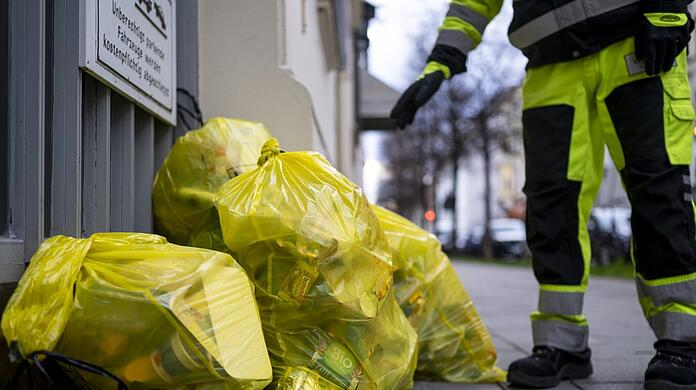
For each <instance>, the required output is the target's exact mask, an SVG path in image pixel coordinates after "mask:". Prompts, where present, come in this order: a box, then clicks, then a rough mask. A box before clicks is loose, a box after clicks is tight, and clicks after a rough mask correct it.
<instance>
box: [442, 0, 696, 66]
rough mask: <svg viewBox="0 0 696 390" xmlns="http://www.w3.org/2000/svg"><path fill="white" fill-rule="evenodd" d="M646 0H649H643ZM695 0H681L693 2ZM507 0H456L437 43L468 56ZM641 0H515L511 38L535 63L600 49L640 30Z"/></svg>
mask: <svg viewBox="0 0 696 390" xmlns="http://www.w3.org/2000/svg"><path fill="white" fill-rule="evenodd" d="M643 1H646V0H643ZM690 1H691V0H675V3H678V2H681V3H689V2H690ZM502 3H503V0H452V2H451V4H450V8H449V12H448V13H447V17H446V18H445V22H444V24H443V25H442V27H441V28H440V35H439V37H438V40H437V44H439V45H446V46H451V47H454V48H456V49H457V50H459V51H460V52H461V53H462V54H464V55H466V54H467V53H468V52H469V51H470V50H472V49H474V48H475V47H476V46H477V45H478V44H479V42H481V36H482V35H483V31H484V29H485V28H486V26H487V25H488V23H489V22H490V20H491V19H493V17H495V15H497V14H498V12H499V11H500V8H501V6H502ZM640 3H641V0H513V8H514V11H515V12H514V17H513V19H512V23H511V24H510V29H509V37H510V42H511V43H512V44H513V45H514V46H515V47H517V48H519V49H520V50H522V52H523V53H524V55H525V56H526V57H527V58H528V59H529V65H528V66H529V67H538V66H541V65H546V64H550V63H556V62H562V61H568V60H572V59H576V58H581V57H585V56H587V55H590V54H593V53H596V52H598V51H600V50H601V49H603V48H605V47H607V46H609V45H611V44H612V43H615V42H618V41H620V40H623V39H625V38H628V37H630V36H633V35H634V34H635V32H636V27H637V26H638V22H639V21H640V18H641V17H643V16H642V12H641V7H640Z"/></svg>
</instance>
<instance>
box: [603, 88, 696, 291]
mask: <svg viewBox="0 0 696 390" xmlns="http://www.w3.org/2000/svg"><path fill="white" fill-rule="evenodd" d="M664 104H665V102H664V97H663V86H662V82H661V80H660V78H659V77H652V78H647V79H642V80H638V81H635V82H632V83H630V84H626V85H623V86H621V87H618V88H616V89H615V90H614V91H613V92H612V93H611V95H609V97H608V98H607V99H606V105H607V108H608V110H609V114H610V116H611V119H612V122H613V123H614V127H615V129H616V133H617V136H618V138H619V141H620V143H621V148H622V150H623V154H624V159H625V163H626V165H625V167H624V168H623V169H622V170H621V177H622V179H623V182H624V185H625V186H626V191H627V193H628V197H629V200H630V201H631V205H632V209H633V211H632V216H631V227H632V229H633V249H634V259H635V262H636V270H637V271H638V273H640V274H641V275H642V276H643V277H645V278H647V279H659V278H665V277H670V276H677V275H684V274H687V273H692V272H696V261H695V256H694V254H695V253H696V252H695V247H694V245H695V240H694V235H695V232H694V211H693V208H692V203H691V185H690V181H689V167H688V166H686V165H672V164H671V163H670V161H669V157H668V154H667V150H666V146H665V130H664V112H663V110H664V109H663V105H664Z"/></svg>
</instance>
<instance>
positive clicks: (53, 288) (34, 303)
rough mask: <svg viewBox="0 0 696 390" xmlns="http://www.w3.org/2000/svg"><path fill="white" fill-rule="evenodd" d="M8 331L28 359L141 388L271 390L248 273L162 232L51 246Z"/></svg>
mask: <svg viewBox="0 0 696 390" xmlns="http://www.w3.org/2000/svg"><path fill="white" fill-rule="evenodd" d="M2 332H3V335H4V337H5V338H6V339H7V341H8V342H9V343H10V345H11V347H12V348H16V349H18V352H19V353H20V354H21V356H23V357H25V358H29V357H30V356H32V354H34V353H36V352H41V351H54V352H57V353H60V354H62V355H65V356H69V357H70V358H73V359H78V360H80V361H83V362H87V363H89V364H92V365H96V366H99V367H101V368H103V369H105V370H108V371H109V372H110V373H112V374H113V375H115V376H117V377H119V378H120V379H121V380H123V381H124V382H125V383H126V384H128V385H134V386H136V387H147V388H170V387H178V386H183V385H195V386H193V387H196V386H200V388H239V389H262V388H264V387H265V386H266V385H267V384H268V383H269V382H270V381H271V364H270V361H269V358H268V353H267V352H266V350H267V348H266V343H265V341H264V338H263V333H262V330H261V322H260V318H259V312H258V309H257V305H256V302H255V300H254V291H253V285H252V284H251V283H250V281H249V278H247V276H246V274H245V272H244V270H242V269H241V268H240V267H239V265H237V263H236V262H235V261H234V260H233V259H232V257H231V256H229V255H228V254H224V253H220V252H215V251H211V250H207V249H200V248H192V247H182V246H178V245H174V244H170V243H168V242H167V240H166V239H165V238H164V237H160V236H156V235H153V234H142V233H99V234H94V235H92V236H91V237H89V238H84V239H79V238H70V237H65V236H56V237H53V238H50V239H48V240H46V241H45V242H43V243H42V244H41V246H40V248H39V249H38V250H37V251H36V253H35V254H34V256H33V257H32V259H31V262H30V264H29V267H28V268H27V270H26V272H25V273H24V275H23V276H22V279H21V280H20V282H19V284H18V286H17V289H16V290H15V292H14V294H13V295H12V297H11V298H10V301H9V302H8V304H7V307H6V309H5V313H4V315H3V317H2ZM87 379H88V381H89V382H90V383H91V384H92V385H93V386H96V387H98V388H113V383H109V382H104V381H106V380H107V379H105V378H104V377H100V376H96V375H95V376H94V377H88V378H87ZM215 386H217V387H215Z"/></svg>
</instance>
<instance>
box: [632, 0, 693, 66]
mask: <svg viewBox="0 0 696 390" xmlns="http://www.w3.org/2000/svg"><path fill="white" fill-rule="evenodd" d="M686 5H687V2H686V1H678V0H649V1H644V2H643V16H644V17H643V18H642V20H641V21H640V24H639V25H638V31H637V32H636V41H635V42H636V43H635V44H636V58H637V59H638V60H643V61H644V62H645V72H646V73H647V74H649V75H655V74H658V73H660V72H667V71H669V70H670V69H672V66H673V65H674V60H675V59H676V58H677V56H678V55H679V54H680V53H681V52H682V50H684V48H686V45H687V44H688V42H689V39H690V38H691V30H693V28H694V26H693V19H691V17H690V16H689V14H688V10H687V8H686Z"/></svg>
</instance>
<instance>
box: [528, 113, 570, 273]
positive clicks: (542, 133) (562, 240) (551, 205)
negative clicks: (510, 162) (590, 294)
mask: <svg viewBox="0 0 696 390" xmlns="http://www.w3.org/2000/svg"><path fill="white" fill-rule="evenodd" d="M573 115H574V109H573V107H571V106H568V105H556V106H546V107H539V108H531V109H527V110H525V111H524V112H523V114H522V122H523V126H524V149H525V159H526V183H525V186H524V193H525V194H526V195H527V244H528V245H529V249H530V250H531V251H532V256H533V267H534V274H535V275H536V278H537V280H538V281H539V282H540V283H543V284H559V285H579V284H580V283H581V281H582V276H583V272H584V266H583V264H584V262H583V259H582V251H581V249H580V244H579V242H578V223H579V222H578V197H579V195H580V187H581V183H580V182H576V181H571V180H568V173H567V172H568V160H569V155H570V141H571V135H572V129H573Z"/></svg>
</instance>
